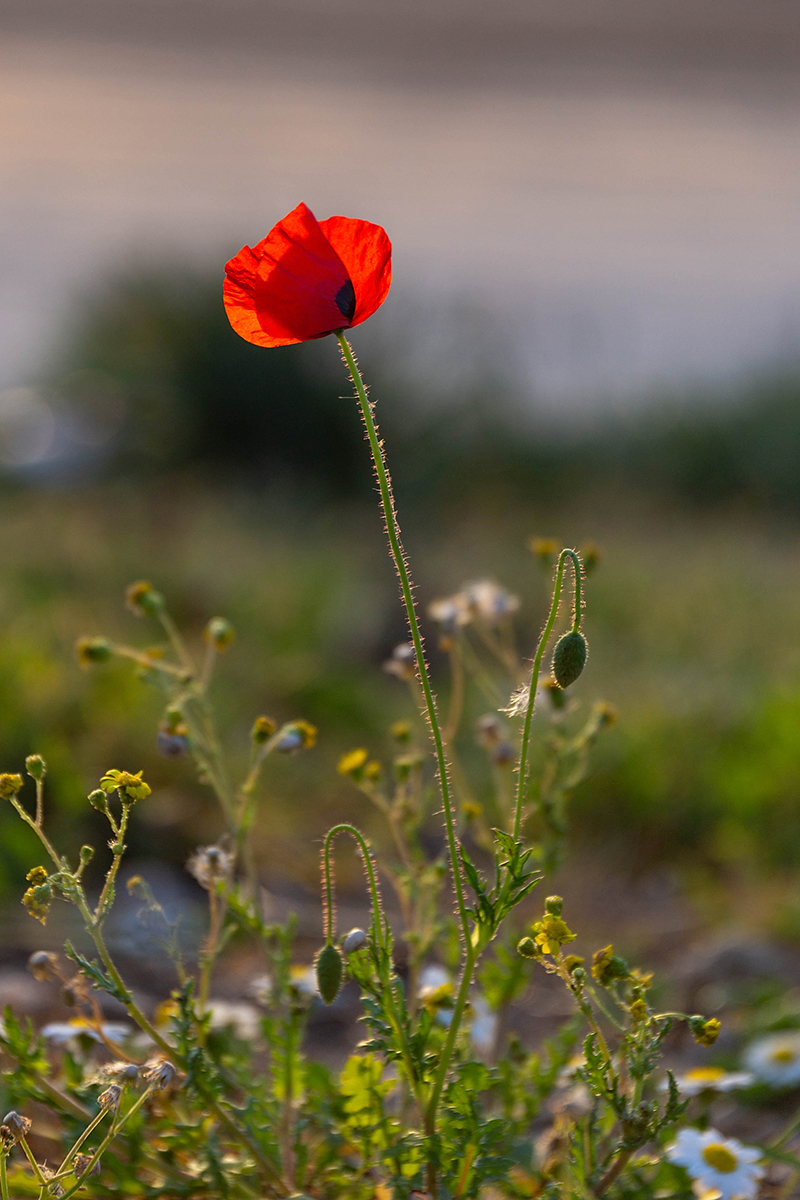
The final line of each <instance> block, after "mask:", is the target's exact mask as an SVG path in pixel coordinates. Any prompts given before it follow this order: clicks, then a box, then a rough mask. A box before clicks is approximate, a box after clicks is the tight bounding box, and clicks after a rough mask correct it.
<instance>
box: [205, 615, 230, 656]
mask: <svg viewBox="0 0 800 1200" xmlns="http://www.w3.org/2000/svg"><path fill="white" fill-rule="evenodd" d="M235 637H236V630H235V629H234V628H233V626H232V625H231V623H230V621H226V620H225V618H224V617H212V619H211V620H210V621H209V622H208V624H207V625H206V627H205V629H204V631H203V639H204V641H205V643H206V645H207V646H213V647H214V649H215V650H216V652H217V654H222V653H223V652H224V651H225V650H227V649H228V647H229V646H230V644H231V642H232V641H233V639H234V638H235Z"/></svg>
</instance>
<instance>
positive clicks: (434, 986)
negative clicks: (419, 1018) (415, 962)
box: [417, 963, 454, 1026]
mask: <svg viewBox="0 0 800 1200" xmlns="http://www.w3.org/2000/svg"><path fill="white" fill-rule="evenodd" d="M453 992H454V988H453V980H452V976H451V975H450V972H449V971H448V970H446V968H445V967H441V966H439V965H438V963H429V964H428V966H427V967H423V968H422V970H421V971H420V974H419V988H418V990H417V999H418V1000H419V1002H420V1003H421V1004H424V1005H425V1007H426V1008H428V1009H430V1011H431V1012H433V1013H435V1014H436V1017H435V1019H436V1021H437V1022H438V1024H439V1025H444V1026H448V1025H450V1023H451V1021H452V1020H453V1001H454V996H453Z"/></svg>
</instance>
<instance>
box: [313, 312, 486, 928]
mask: <svg viewBox="0 0 800 1200" xmlns="http://www.w3.org/2000/svg"><path fill="white" fill-rule="evenodd" d="M336 337H337V339H338V342H339V346H340V347H341V351H342V358H343V359H344V361H345V364H346V366H347V369H348V371H349V372H350V378H351V379H352V381H353V386H354V388H355V391H356V396H357V398H358V403H359V405H360V408H361V416H362V418H363V420H364V426H365V428H366V431H367V438H368V440H369V445H370V450H371V451H372V462H373V465H374V467H375V474H376V476H377V479H378V487H379V489H380V494H381V509H382V511H383V519H384V523H385V526H386V533H387V536H388V538H389V546H390V549H391V554H392V558H393V560H394V565H395V568H396V570H397V574H398V577H399V580H400V591H401V593H402V596H403V603H404V605H405V609H406V615H407V617H408V626H409V631H410V633H411V640H412V642H413V643H414V652H415V654H416V658H417V671H418V672H419V678H420V683H421V684H422V691H423V695H424V697H425V709H426V712H427V715H428V724H429V726H430V731H431V737H432V739H433V745H434V749H435V752H436V762H437V767H438V771H439V787H440V789H441V793H442V806H443V808H444V820H445V827H446V830H447V846H448V851H449V854H450V867H451V870H452V873H453V885H454V889H455V894H456V905H457V907H458V915H459V920H460V923H461V934H462V937H463V939H464V945H465V949H466V947H467V946H468V944H469V937H470V930H469V917H468V915H467V904H466V899H465V895H464V882H463V879H462V876H461V866H460V862H459V857H458V849H457V842H456V830H455V820H454V817H453V805H452V801H451V798H450V787H449V783H448V777H447V759H446V757H445V752H444V742H443V740H442V731H441V729H440V727H439V717H438V714H437V711H436V700H435V698H434V695H433V691H432V689H431V684H430V679H429V677H428V668H427V664H426V662H425V650H424V647H423V643H422V635H421V633H420V628H419V621H418V619H417V611H416V607H415V605H414V590H413V586H412V583H411V576H410V574H409V570H408V566H407V565H406V558H405V553H404V551H403V546H402V542H401V540H400V526H399V524H398V521H397V514H396V512H395V507H394V497H393V495H392V485H391V481H390V479H389V472H388V470H387V467H386V460H385V458H384V453H383V444H382V442H381V440H380V438H379V436H378V427H377V424H376V422H375V415H374V413H373V410H372V405H371V403H370V401H369V398H368V396H367V389H366V387H365V386H364V380H363V379H362V378H361V372H360V371H359V369H358V363H357V362H356V360H355V356H354V354H353V351H352V348H351V346H350V343H349V342H348V340H347V338H346V337H345V336H344V333H343V332H342V331H339V332H338V333H337V334H336Z"/></svg>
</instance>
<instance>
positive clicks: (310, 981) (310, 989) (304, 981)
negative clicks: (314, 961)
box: [289, 966, 319, 996]
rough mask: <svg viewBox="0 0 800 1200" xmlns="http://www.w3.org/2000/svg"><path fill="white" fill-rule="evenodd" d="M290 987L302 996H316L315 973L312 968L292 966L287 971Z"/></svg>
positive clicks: (317, 992) (317, 990)
mask: <svg viewBox="0 0 800 1200" xmlns="http://www.w3.org/2000/svg"><path fill="white" fill-rule="evenodd" d="M289 978H290V980H291V983H292V986H293V987H296V988H297V990H298V992H302V994H303V995H304V996H318V995H319V988H318V987H317V972H316V971H315V970H314V968H313V967H301V966H294V967H292V968H291V969H290V971H289Z"/></svg>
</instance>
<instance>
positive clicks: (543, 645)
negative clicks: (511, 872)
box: [514, 550, 583, 841]
mask: <svg viewBox="0 0 800 1200" xmlns="http://www.w3.org/2000/svg"><path fill="white" fill-rule="evenodd" d="M567 560H569V561H570V563H571V564H572V573H573V576H574V578H575V592H574V601H573V608H572V630H573V633H577V632H578V631H579V630H580V627H581V621H582V619H583V591H582V581H583V564H582V563H581V560H580V556H579V554H578V553H577V551H575V550H562V551H561V553H560V554H559V556H558V565H557V566H556V578H555V584H554V586H553V599H552V602H551V604H550V613H549V615H548V617H547V621H546V623H545V627H544V629H543V630H542V635H541V637H540V638H539V644H538V646H537V647H536V653H535V654H534V656H533V666H532V668H531V680H530V686H529V688H528V703H527V705H526V707H525V721H524V723H523V726H522V739H521V741H520V748H519V771H518V774H517V799H516V803H515V806H514V840H515V841H516V840H518V839H519V834H520V827H521V825H522V809H523V804H524V800H525V784H526V776H527V774H528V745H529V743H530V738H531V722H532V721H533V710H534V708H535V706H536V691H537V688H538V687H539V672H540V670H541V667H542V659H543V657H544V652H545V650H546V649H547V643H548V642H549V641H550V635H551V634H552V632H553V626H554V625H555V623H556V617H557V616H558V610H559V607H560V604H561V589H562V586H563V583H564V567H565V565H566V563H567Z"/></svg>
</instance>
